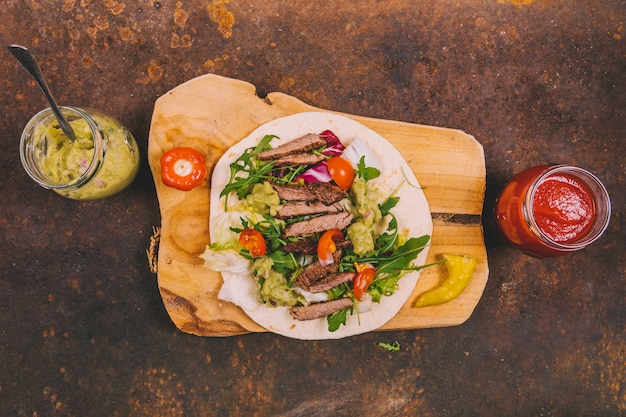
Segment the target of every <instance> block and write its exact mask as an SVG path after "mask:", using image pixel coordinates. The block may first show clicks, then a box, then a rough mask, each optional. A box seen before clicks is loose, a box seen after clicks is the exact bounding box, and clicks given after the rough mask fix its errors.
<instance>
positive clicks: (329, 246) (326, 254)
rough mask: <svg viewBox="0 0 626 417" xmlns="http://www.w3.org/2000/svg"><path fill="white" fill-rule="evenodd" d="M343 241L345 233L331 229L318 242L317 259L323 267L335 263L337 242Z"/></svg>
mask: <svg viewBox="0 0 626 417" xmlns="http://www.w3.org/2000/svg"><path fill="white" fill-rule="evenodd" d="M341 239H343V233H341V230H339V229H330V230H327V231H326V232H324V234H323V235H322V237H321V238H320V240H319V242H317V258H318V260H319V262H320V263H321V264H322V265H330V264H332V263H333V261H334V259H333V253H335V252H336V251H337V245H335V241H337V240H341Z"/></svg>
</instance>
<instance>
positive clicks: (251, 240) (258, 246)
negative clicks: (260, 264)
mask: <svg viewBox="0 0 626 417" xmlns="http://www.w3.org/2000/svg"><path fill="white" fill-rule="evenodd" d="M239 244H241V246H243V247H244V248H246V249H248V250H249V251H250V255H252V256H253V257H254V258H256V257H258V256H265V252H266V250H267V245H266V244H265V239H263V235H262V234H261V232H259V231H258V230H254V229H246V230H244V231H243V232H241V234H240V235H239Z"/></svg>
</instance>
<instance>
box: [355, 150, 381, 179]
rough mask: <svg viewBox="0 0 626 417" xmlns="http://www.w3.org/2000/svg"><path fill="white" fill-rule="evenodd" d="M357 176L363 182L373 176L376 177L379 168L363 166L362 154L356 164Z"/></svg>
mask: <svg viewBox="0 0 626 417" xmlns="http://www.w3.org/2000/svg"><path fill="white" fill-rule="evenodd" d="M355 174H356V176H357V177H360V178H363V179H364V180H365V182H368V181H369V180H373V179H374V178H378V177H379V176H380V170H379V169H377V168H374V167H368V166H365V156H362V157H361V159H359V163H358V164H356V172H355Z"/></svg>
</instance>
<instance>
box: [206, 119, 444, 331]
mask: <svg viewBox="0 0 626 417" xmlns="http://www.w3.org/2000/svg"><path fill="white" fill-rule="evenodd" d="M324 130H331V131H332V132H334V133H335V134H336V135H337V137H338V138H339V139H340V140H341V142H342V143H343V144H344V145H346V146H348V145H349V144H350V143H351V142H352V141H354V140H355V139H357V138H358V139H359V141H361V142H363V143H365V144H366V145H367V148H368V153H367V155H366V160H365V162H366V165H368V166H375V167H376V168H378V169H380V171H381V175H380V177H379V178H377V179H376V180H373V181H376V183H377V186H378V187H379V189H380V191H382V193H383V195H385V196H390V195H392V194H394V195H396V196H398V197H399V198H400V199H399V202H398V204H397V206H396V207H395V208H394V209H393V210H392V212H393V213H394V214H395V216H396V218H397V221H398V225H399V227H400V230H402V231H406V232H408V237H420V236H423V235H429V236H430V235H432V227H433V225H432V218H431V214H430V209H429V206H428V202H427V200H426V197H425V196H424V192H423V191H422V189H421V188H420V186H419V183H418V181H417V179H416V178H415V175H414V173H413V171H412V170H411V168H410V167H409V165H408V164H407V162H406V161H405V160H404V159H403V158H402V155H401V154H400V153H399V152H398V151H397V149H395V148H394V147H393V145H391V144H390V143H389V142H388V141H387V140H386V139H384V138H383V137H382V136H380V135H379V134H378V133H376V132H375V131H373V130H371V129H369V128H367V127H366V126H364V125H362V124H360V123H358V122H356V121H354V120H352V119H350V118H347V117H344V116H339V115H336V114H332V113H326V112H305V113H297V114H294V115H291V116H287V117H282V118H279V119H276V120H273V121H271V122H268V123H266V124H264V125H262V126H260V127H258V128H257V129H256V130H254V131H253V132H252V133H251V134H250V135H248V136H247V137H246V138H244V139H243V140H241V141H240V142H238V143H237V144H236V145H234V146H233V147H231V148H230V149H228V150H227V151H226V153H225V154H224V155H223V156H222V158H221V159H220V160H219V161H218V163H217V164H216V165H215V168H214V171H213V175H212V180H211V195H210V201H211V206H210V238H211V242H216V240H217V239H218V236H219V235H220V233H224V230H227V229H228V227H230V226H231V225H233V224H237V221H238V218H239V215H240V213H230V212H229V213H224V198H220V192H221V191H222V190H223V189H224V187H225V186H226V184H227V183H228V181H229V176H230V168H229V165H230V164H231V163H232V162H234V161H235V160H236V159H237V158H238V157H239V156H241V154H242V153H243V152H244V151H245V150H246V149H248V148H250V147H253V146H256V145H257V144H258V143H259V141H260V140H261V139H262V138H263V137H264V136H265V135H276V136H277V138H275V139H273V140H272V142H271V145H272V147H276V146H279V145H281V144H283V143H286V142H289V141H291V140H293V139H296V138H298V137H300V136H302V135H304V134H307V133H320V132H322V131H324ZM229 222H231V224H228V223H229ZM427 255H428V247H426V248H425V249H424V250H423V251H422V252H421V253H420V254H419V255H418V257H417V259H415V261H414V262H413V265H423V264H424V263H425V260H426V257H427ZM227 269H228V271H225V270H222V271H221V273H222V277H223V279H224V284H223V285H222V288H221V290H220V293H219V295H218V298H219V299H221V300H224V301H229V302H232V303H234V304H236V305H238V306H239V307H241V308H242V309H243V311H244V312H245V313H246V314H247V315H248V316H249V317H250V318H251V319H252V320H253V321H255V322H256V323H258V324H259V325H260V326H262V327H264V328H265V329H267V330H268V331H271V332H274V333H278V334H281V335H283V336H287V337H291V338H296V339H308V340H317V339H338V338H343V337H347V336H352V335H356V334H361V333H365V332H369V331H372V330H375V329H377V328H379V327H380V326H382V325H384V324H385V323H386V322H388V321H389V320H391V319H392V318H393V317H394V316H395V315H396V314H397V313H398V311H399V310H400V309H401V308H402V306H403V305H404V303H405V302H406V301H407V300H408V298H409V297H410V295H411V293H412V292H413V289H414V288H415V284H416V283H417V280H418V278H419V271H413V272H410V273H408V274H406V275H404V276H403V277H402V278H401V279H400V280H399V284H398V285H399V286H398V288H397V289H396V291H395V292H394V294H392V295H391V296H387V297H382V299H381V300H380V302H379V303H374V302H371V303H370V305H367V303H359V309H358V310H359V314H356V310H357V309H355V314H353V315H350V314H348V317H347V321H346V324H345V325H342V326H340V327H339V329H338V330H336V331H334V332H330V331H329V330H328V323H327V320H326V318H325V317H324V318H320V319H316V320H309V321H298V320H295V319H294V318H292V317H291V315H290V313H289V307H283V306H279V307H272V306H268V305H266V304H263V303H262V302H260V297H259V290H258V287H257V283H256V282H255V280H254V278H253V277H252V276H251V274H250V273H249V272H248V270H247V269H246V268H245V267H243V268H242V267H241V266H239V267H233V268H227Z"/></svg>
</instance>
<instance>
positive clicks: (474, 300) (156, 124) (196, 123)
mask: <svg viewBox="0 0 626 417" xmlns="http://www.w3.org/2000/svg"><path fill="white" fill-rule="evenodd" d="M304 111H325V110H322V109H318V108H315V107H312V106H310V105H307V104H305V103H303V102H301V101H299V100H297V99H295V98H293V97H291V96H288V95H285V94H282V93H270V94H269V95H268V96H267V97H266V98H264V99H262V98H259V97H258V96H257V95H256V91H255V88H254V86H253V85H251V84H249V83H246V82H243V81H239V80H234V79H230V78H224V77H220V76H216V75H204V76H201V77H198V78H195V79H192V80H190V81H188V82H186V83H184V84H182V85H180V86H178V87H176V88H174V89H173V90H171V91H169V92H168V93H166V94H165V95H163V96H162V97H160V98H159V99H158V100H157V101H156V104H155V107H154V113H153V116H152V124H151V129H150V135H149V142H148V160H149V164H150V168H151V170H152V174H153V176H154V180H155V185H156V191H157V197H158V200H159V205H160V211H161V240H160V244H159V251H158V286H159V290H160V293H161V296H162V299H163V303H164V305H165V308H166V310H167V312H168V313H169V315H170V317H171V319H172V321H173V322H174V324H175V325H176V326H177V327H178V328H179V329H180V330H182V331H184V332H187V333H192V334H195V335H199V336H230V335H237V334H243V333H248V332H263V331H266V330H265V329H264V328H262V327H260V326H259V325H257V324H256V323H254V322H253V321H252V320H251V319H250V318H248V316H247V315H246V314H245V313H244V312H243V311H242V310H241V309H239V308H238V307H237V306H235V305H232V304H230V303H227V302H223V301H220V300H218V299H217V294H218V292H219V289H220V286H221V284H222V278H221V276H220V274H219V273H216V272H212V271H209V270H207V269H205V268H204V267H203V260H202V259H201V258H200V257H199V255H200V254H202V253H203V251H204V250H205V247H206V245H207V244H209V184H208V182H207V183H205V184H203V185H202V186H200V187H197V188H195V189H194V190H192V191H189V192H182V191H178V190H175V189H172V188H168V187H166V186H164V185H163V184H162V182H161V180H160V157H161V155H162V153H163V152H165V151H167V150H169V149H171V148H172V147H175V146H192V147H195V148H196V149H198V150H200V151H202V152H203V153H204V154H205V156H206V163H207V166H208V168H209V173H211V172H212V168H213V167H214V165H215V163H216V162H217V160H218V159H219V158H220V157H221V156H222V154H223V153H224V152H225V151H226V149H228V148H229V147H230V146H232V145H233V144H235V143H237V142H238V141H240V140H241V139H243V138H244V137H246V136H247V135H248V134H249V133H250V132H252V131H253V130H254V129H255V128H257V127H258V126H260V125H262V124H264V123H266V122H268V121H271V120H273V119H276V118H279V117H283V116H287V115H290V114H294V113H300V112H304ZM335 113H336V112H335ZM337 114H341V115H343V116H347V117H350V118H352V119H354V120H356V121H358V122H360V123H362V124H364V125H366V126H368V127H369V128H371V129H373V130H375V131H376V132H378V133H379V134H380V135H382V136H383V137H384V138H386V139H387V140H388V141H390V142H391V143H392V144H393V145H394V146H395V147H396V148H397V149H398V150H399V151H400V153H401V154H402V155H403V156H404V158H405V159H406V160H407V162H408V163H409V165H411V167H412V168H413V170H414V172H415V175H416V177H417V179H418V180H419V182H420V184H421V185H422V186H423V187H424V193H425V194H426V198H427V199H428V202H429V204H430V209H431V212H432V214H433V224H434V228H433V235H432V245H431V247H430V250H429V254H428V260H427V261H428V262H430V261H434V260H437V259H440V257H441V254H442V253H447V252H451V253H463V254H470V255H473V256H475V257H476V258H477V260H478V263H477V267H476V271H475V272H474V276H473V277H472V280H471V282H470V284H469V285H468V287H467V288H466V289H465V290H464V291H463V293H461V295H459V296H458V297H457V298H456V299H454V300H452V301H451V302H449V303H447V304H443V305H439V306H433V307H424V308H414V307H412V305H413V304H414V303H415V300H416V298H417V297H418V296H419V295H420V294H421V293H423V292H424V291H427V290H429V289H431V288H433V287H435V286H436V285H438V284H439V283H440V282H442V281H443V280H444V279H445V278H446V276H447V272H446V269H445V266H444V265H437V266H434V267H430V268H427V269H425V270H423V271H422V273H421V275H420V278H419V280H418V283H417V285H416V288H415V290H414V292H413V294H412V295H411V297H410V298H409V300H408V301H407V302H406V304H405V305H404V306H403V307H402V309H401V310H400V312H399V313H398V314H397V315H396V316H395V317H394V318H393V319H392V320H391V321H389V322H388V323H387V324H385V325H384V326H383V327H382V328H381V330H399V329H419V328H427V327H439V326H452V325H458V324H461V323H463V322H465V321H466V320H467V319H468V318H469V317H470V315H471V314H472V311H473V310H474V308H475V307H476V305H477V304H478V302H479V300H480V297H481V295H482V293H483V290H484V288H485V285H486V283H487V277H488V264H487V252H486V249H485V244H484V240H483V230H482V224H481V215H482V209H483V200H484V195H485V175H486V174H485V160H484V154H483V149H482V146H481V145H480V144H479V143H478V142H477V141H476V140H475V139H474V138H473V137H472V136H470V135H468V134H466V133H464V132H462V131H460V130H454V129H447V128H440V127H433V126H425V125H416V124H410V123H404V122H397V121H389V120H380V119H373V118H366V117H360V116H355V115H350V114H344V113H337Z"/></svg>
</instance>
